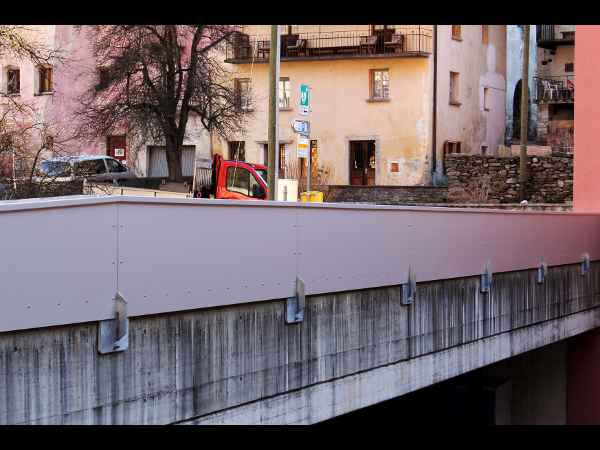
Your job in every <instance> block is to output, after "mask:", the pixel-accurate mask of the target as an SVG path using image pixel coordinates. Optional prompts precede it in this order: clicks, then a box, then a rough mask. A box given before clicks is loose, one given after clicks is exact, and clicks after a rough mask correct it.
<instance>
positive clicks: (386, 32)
mask: <svg viewBox="0 0 600 450" xmlns="http://www.w3.org/2000/svg"><path fill="white" fill-rule="evenodd" d="M371 27H372V30H373V35H374V36H377V37H378V38H377V46H376V49H377V52H378V53H383V51H384V50H385V43H386V42H388V41H390V40H391V39H392V36H393V35H394V34H395V33H396V25H372V26H371Z"/></svg>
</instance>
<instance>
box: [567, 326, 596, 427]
mask: <svg viewBox="0 0 600 450" xmlns="http://www.w3.org/2000/svg"><path fill="white" fill-rule="evenodd" d="M568 380H569V381H568V396H569V397H568V398H569V406H568V423H569V425H600V401H599V400H600V386H599V385H600V329H595V330H592V331H588V332H587V333H583V334H579V335H577V336H574V337H572V338H570V339H569V371H568Z"/></svg>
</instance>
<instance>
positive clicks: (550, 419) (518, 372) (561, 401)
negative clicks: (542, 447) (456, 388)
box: [483, 330, 571, 425]
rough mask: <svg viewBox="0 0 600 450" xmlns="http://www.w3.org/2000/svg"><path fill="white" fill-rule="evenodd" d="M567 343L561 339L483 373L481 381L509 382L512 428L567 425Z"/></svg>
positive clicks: (503, 362) (492, 365)
mask: <svg viewBox="0 0 600 450" xmlns="http://www.w3.org/2000/svg"><path fill="white" fill-rule="evenodd" d="M565 331H566V330H565ZM570 341H571V339H563V340H561V341H558V342H555V343H553V344H550V345H546V346H543V347H540V348H537V349H535V350H533V351H529V352H525V353H522V354H519V355H516V356H514V357H512V358H507V359H505V360H502V361H500V362H497V363H495V364H491V365H489V366H487V367H485V368H484V369H483V376H484V377H489V378H496V379H509V380H511V388H512V389H511V390H512V392H511V410H512V417H511V422H510V423H512V425H566V424H567V417H568V414H567V403H569V402H568V401H567V397H568V390H567V378H568V377H567V370H568V359H569V356H568V353H569V348H570V345H571V343H570Z"/></svg>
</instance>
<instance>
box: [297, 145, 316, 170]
mask: <svg viewBox="0 0 600 450" xmlns="http://www.w3.org/2000/svg"><path fill="white" fill-rule="evenodd" d="M318 150H319V149H318V146H317V141H313V140H311V141H310V176H311V177H314V176H316V175H317V169H318V166H319V154H318ZM307 173H308V158H301V163H300V176H302V177H305V176H306V174H307Z"/></svg>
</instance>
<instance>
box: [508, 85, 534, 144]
mask: <svg viewBox="0 0 600 450" xmlns="http://www.w3.org/2000/svg"><path fill="white" fill-rule="evenodd" d="M522 81H523V80H519V81H518V82H517V85H516V86H515V93H514V96H513V126H512V132H513V138H514V139H521V92H522V89H523V88H522V84H523V83H522ZM527 90H528V96H527V99H528V101H527V103H528V108H527V139H532V137H533V135H534V133H533V126H532V123H531V117H532V111H531V89H529V87H528V89H527Z"/></svg>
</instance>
